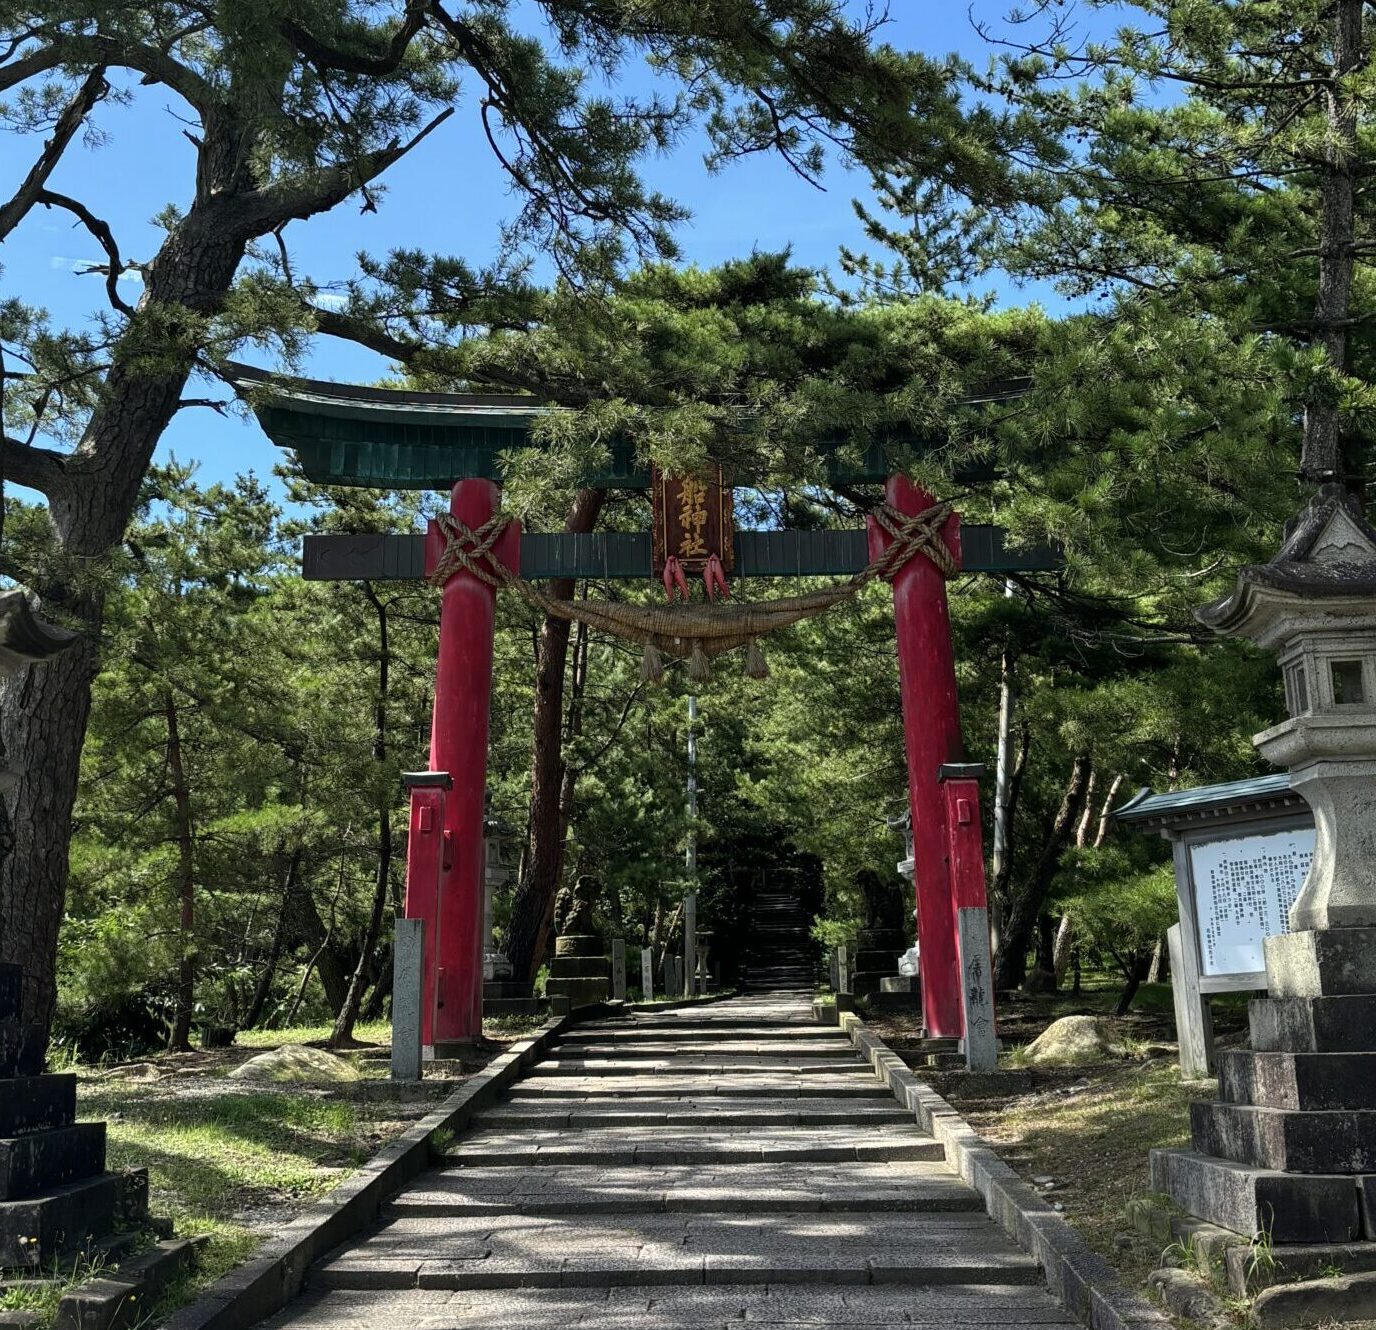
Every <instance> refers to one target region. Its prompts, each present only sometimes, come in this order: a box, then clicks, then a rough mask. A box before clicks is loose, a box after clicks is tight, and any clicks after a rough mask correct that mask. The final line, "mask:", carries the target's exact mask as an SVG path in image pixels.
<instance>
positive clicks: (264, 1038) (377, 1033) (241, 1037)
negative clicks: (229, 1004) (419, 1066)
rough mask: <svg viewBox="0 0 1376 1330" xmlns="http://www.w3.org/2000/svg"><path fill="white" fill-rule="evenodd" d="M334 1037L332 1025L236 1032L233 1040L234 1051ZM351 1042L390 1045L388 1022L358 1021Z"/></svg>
mask: <svg viewBox="0 0 1376 1330" xmlns="http://www.w3.org/2000/svg"><path fill="white" fill-rule="evenodd" d="M333 1033H334V1024H333V1023H332V1022H331V1023H330V1024H326V1025H294V1026H292V1027H291V1029H289V1030H240V1031H238V1033H237V1034H235V1036H234V1043H235V1046H236V1047H238V1048H280V1047H281V1046H282V1045H283V1044H323V1043H325V1042H327V1041H328V1039H329V1037H330V1035H331V1034H333ZM354 1038H355V1039H357V1040H358V1042H359V1043H361V1044H390V1043H391V1042H392V1022H391V1021H359V1023H358V1024H357V1025H355V1026H354Z"/></svg>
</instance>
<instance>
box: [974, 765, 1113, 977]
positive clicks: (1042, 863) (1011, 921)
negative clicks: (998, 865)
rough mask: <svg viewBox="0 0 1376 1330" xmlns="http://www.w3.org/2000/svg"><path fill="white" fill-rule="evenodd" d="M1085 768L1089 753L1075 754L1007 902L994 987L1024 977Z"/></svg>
mask: <svg viewBox="0 0 1376 1330" xmlns="http://www.w3.org/2000/svg"><path fill="white" fill-rule="evenodd" d="M1089 771H1090V762H1089V756H1088V755H1087V754H1085V753H1081V754H1079V755H1078V756H1077V757H1076V758H1075V760H1074V762H1073V763H1072V764H1071V767H1070V776H1069V778H1068V779H1067V780H1066V785H1065V792H1064V794H1063V795H1062V796H1061V805H1060V808H1059V809H1057V811H1056V816H1055V817H1054V818H1053V819H1052V822H1051V825H1050V827H1049V828H1048V829H1047V833H1046V836H1045V838H1044V839H1043V841H1042V847H1041V850H1040V852H1039V853H1038V855H1037V862H1036V863H1035V864H1034V865H1033V867H1032V872H1031V873H1030V875H1029V876H1028V879H1027V881H1026V882H1025V883H1024V884H1023V887H1022V890H1021V891H1019V892H1017V893H1015V894H1014V895H1013V897H1012V899H1011V900H1010V902H1009V909H1008V914H1007V916H1006V918H1005V926H1004V934H1003V938H1002V941H1001V945H1000V947H999V951H998V954H997V955H996V956H995V958H994V986H995V988H1000V989H1005V988H1016V987H1017V986H1018V985H1019V984H1020V983H1022V981H1023V979H1024V978H1025V977H1026V974H1027V952H1028V948H1029V947H1030V946H1031V944H1032V934H1033V931H1034V930H1035V928H1036V926H1037V919H1038V916H1039V915H1040V914H1041V909H1042V902H1043V901H1044V900H1045V899H1046V893H1047V891H1048V889H1049V888H1050V886H1051V882H1052V880H1053V879H1054V878H1055V876H1056V870H1057V869H1058V868H1059V867H1060V863H1061V856H1062V855H1063V854H1064V853H1065V850H1066V848H1067V846H1068V845H1069V844H1070V839H1071V836H1072V835H1073V834H1074V828H1075V821H1076V819H1077V818H1078V817H1079V814H1080V809H1081V807H1082V806H1083V804H1084V797H1085V787H1086V785H1087V784H1088V781H1089Z"/></svg>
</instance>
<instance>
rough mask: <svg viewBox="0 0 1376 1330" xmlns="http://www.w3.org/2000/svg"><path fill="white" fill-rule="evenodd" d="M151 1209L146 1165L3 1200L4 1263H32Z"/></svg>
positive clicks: (0, 1242)
mask: <svg viewBox="0 0 1376 1330" xmlns="http://www.w3.org/2000/svg"><path fill="white" fill-rule="evenodd" d="M147 1213H148V1175H147V1173H146V1172H145V1171H144V1170H142V1169H135V1170H132V1171H130V1172H128V1173H102V1174H100V1175H99V1176H98V1177H94V1178H87V1179H86V1180H85V1181H83V1182H73V1183H69V1184H68V1185H66V1186H64V1187H54V1188H52V1189H51V1190H48V1191H45V1192H42V1193H41V1194H40V1195H38V1196H30V1197H27V1198H26V1199H24V1200H22V1201H0V1268H3V1267H4V1266H15V1267H19V1268H24V1269H31V1268H33V1267H34V1266H37V1265H42V1264H43V1263H44V1262H46V1261H48V1260H50V1259H51V1258H52V1257H54V1256H58V1255H61V1254H63V1253H65V1252H71V1251H75V1250H77V1249H78V1248H80V1247H82V1246H83V1245H85V1244H86V1243H87V1242H88V1240H89V1239H91V1238H92V1237H93V1236H94V1235H97V1234H103V1233H108V1232H109V1231H110V1230H111V1229H112V1228H114V1227H115V1225H116V1224H117V1223H119V1224H126V1225H127V1224H134V1223H137V1222H138V1221H140V1220H141V1219H143V1217H144V1216H145V1215H146V1214H147Z"/></svg>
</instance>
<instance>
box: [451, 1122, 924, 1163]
mask: <svg viewBox="0 0 1376 1330" xmlns="http://www.w3.org/2000/svg"><path fill="white" fill-rule="evenodd" d="M945 1157H946V1152H945V1149H944V1148H943V1147H942V1145H941V1144H940V1143H939V1142H938V1141H934V1140H932V1139H931V1138H930V1137H927V1136H923V1135H921V1134H920V1133H919V1132H918V1131H917V1130H916V1128H915V1127H907V1126H903V1127H898V1126H887V1127H886V1126H875V1127H863V1126H862V1127H813V1128H809V1129H807V1130H805V1131H800V1130H798V1129H796V1128H795V1129H790V1128H787V1127H760V1128H758V1129H752V1130H744V1129H738V1130H736V1131H732V1132H717V1131H713V1130H711V1129H710V1128H698V1129H697V1130H693V1129H691V1128H684V1127H637V1126H627V1127H621V1128H619V1129H615V1130H606V1131H593V1130H582V1129H565V1130H549V1131H542V1130H540V1129H539V1128H534V1127H527V1128H524V1129H522V1130H518V1131H510V1132H508V1131H502V1130H499V1129H497V1128H478V1129H476V1130H474V1131H471V1132H469V1133H467V1134H466V1135H465V1136H463V1137H462V1138H461V1139H460V1140H459V1142H458V1143H456V1144H455V1145H453V1146H451V1147H450V1148H449V1150H448V1151H446V1152H445V1154H444V1155H443V1156H442V1159H443V1162H444V1163H445V1165H447V1166H449V1165H455V1164H472V1165H492V1164H513V1165H514V1164H522V1165H525V1166H526V1167H532V1168H534V1167H543V1166H545V1165H553V1164H752V1163H767V1162H771V1161H775V1160H799V1161H803V1160H805V1161H808V1162H811V1163H819V1164H820V1163H835V1162H842V1161H848V1160H857V1159H859V1160H864V1159H880V1160H901V1159H935V1160H942V1159H944V1158H945Z"/></svg>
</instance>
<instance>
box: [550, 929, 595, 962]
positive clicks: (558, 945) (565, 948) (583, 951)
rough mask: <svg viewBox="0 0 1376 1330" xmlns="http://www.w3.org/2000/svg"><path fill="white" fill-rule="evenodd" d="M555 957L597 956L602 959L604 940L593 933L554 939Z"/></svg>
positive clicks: (575, 934) (573, 934) (574, 934)
mask: <svg viewBox="0 0 1376 1330" xmlns="http://www.w3.org/2000/svg"><path fill="white" fill-rule="evenodd" d="M554 954H555V956H556V957H557V956H596V957H598V958H599V959H601V958H602V955H603V951H602V939H601V938H600V937H597V936H596V935H595V934H592V933H572V934H569V935H568V936H567V937H557V938H555V939H554Z"/></svg>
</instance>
